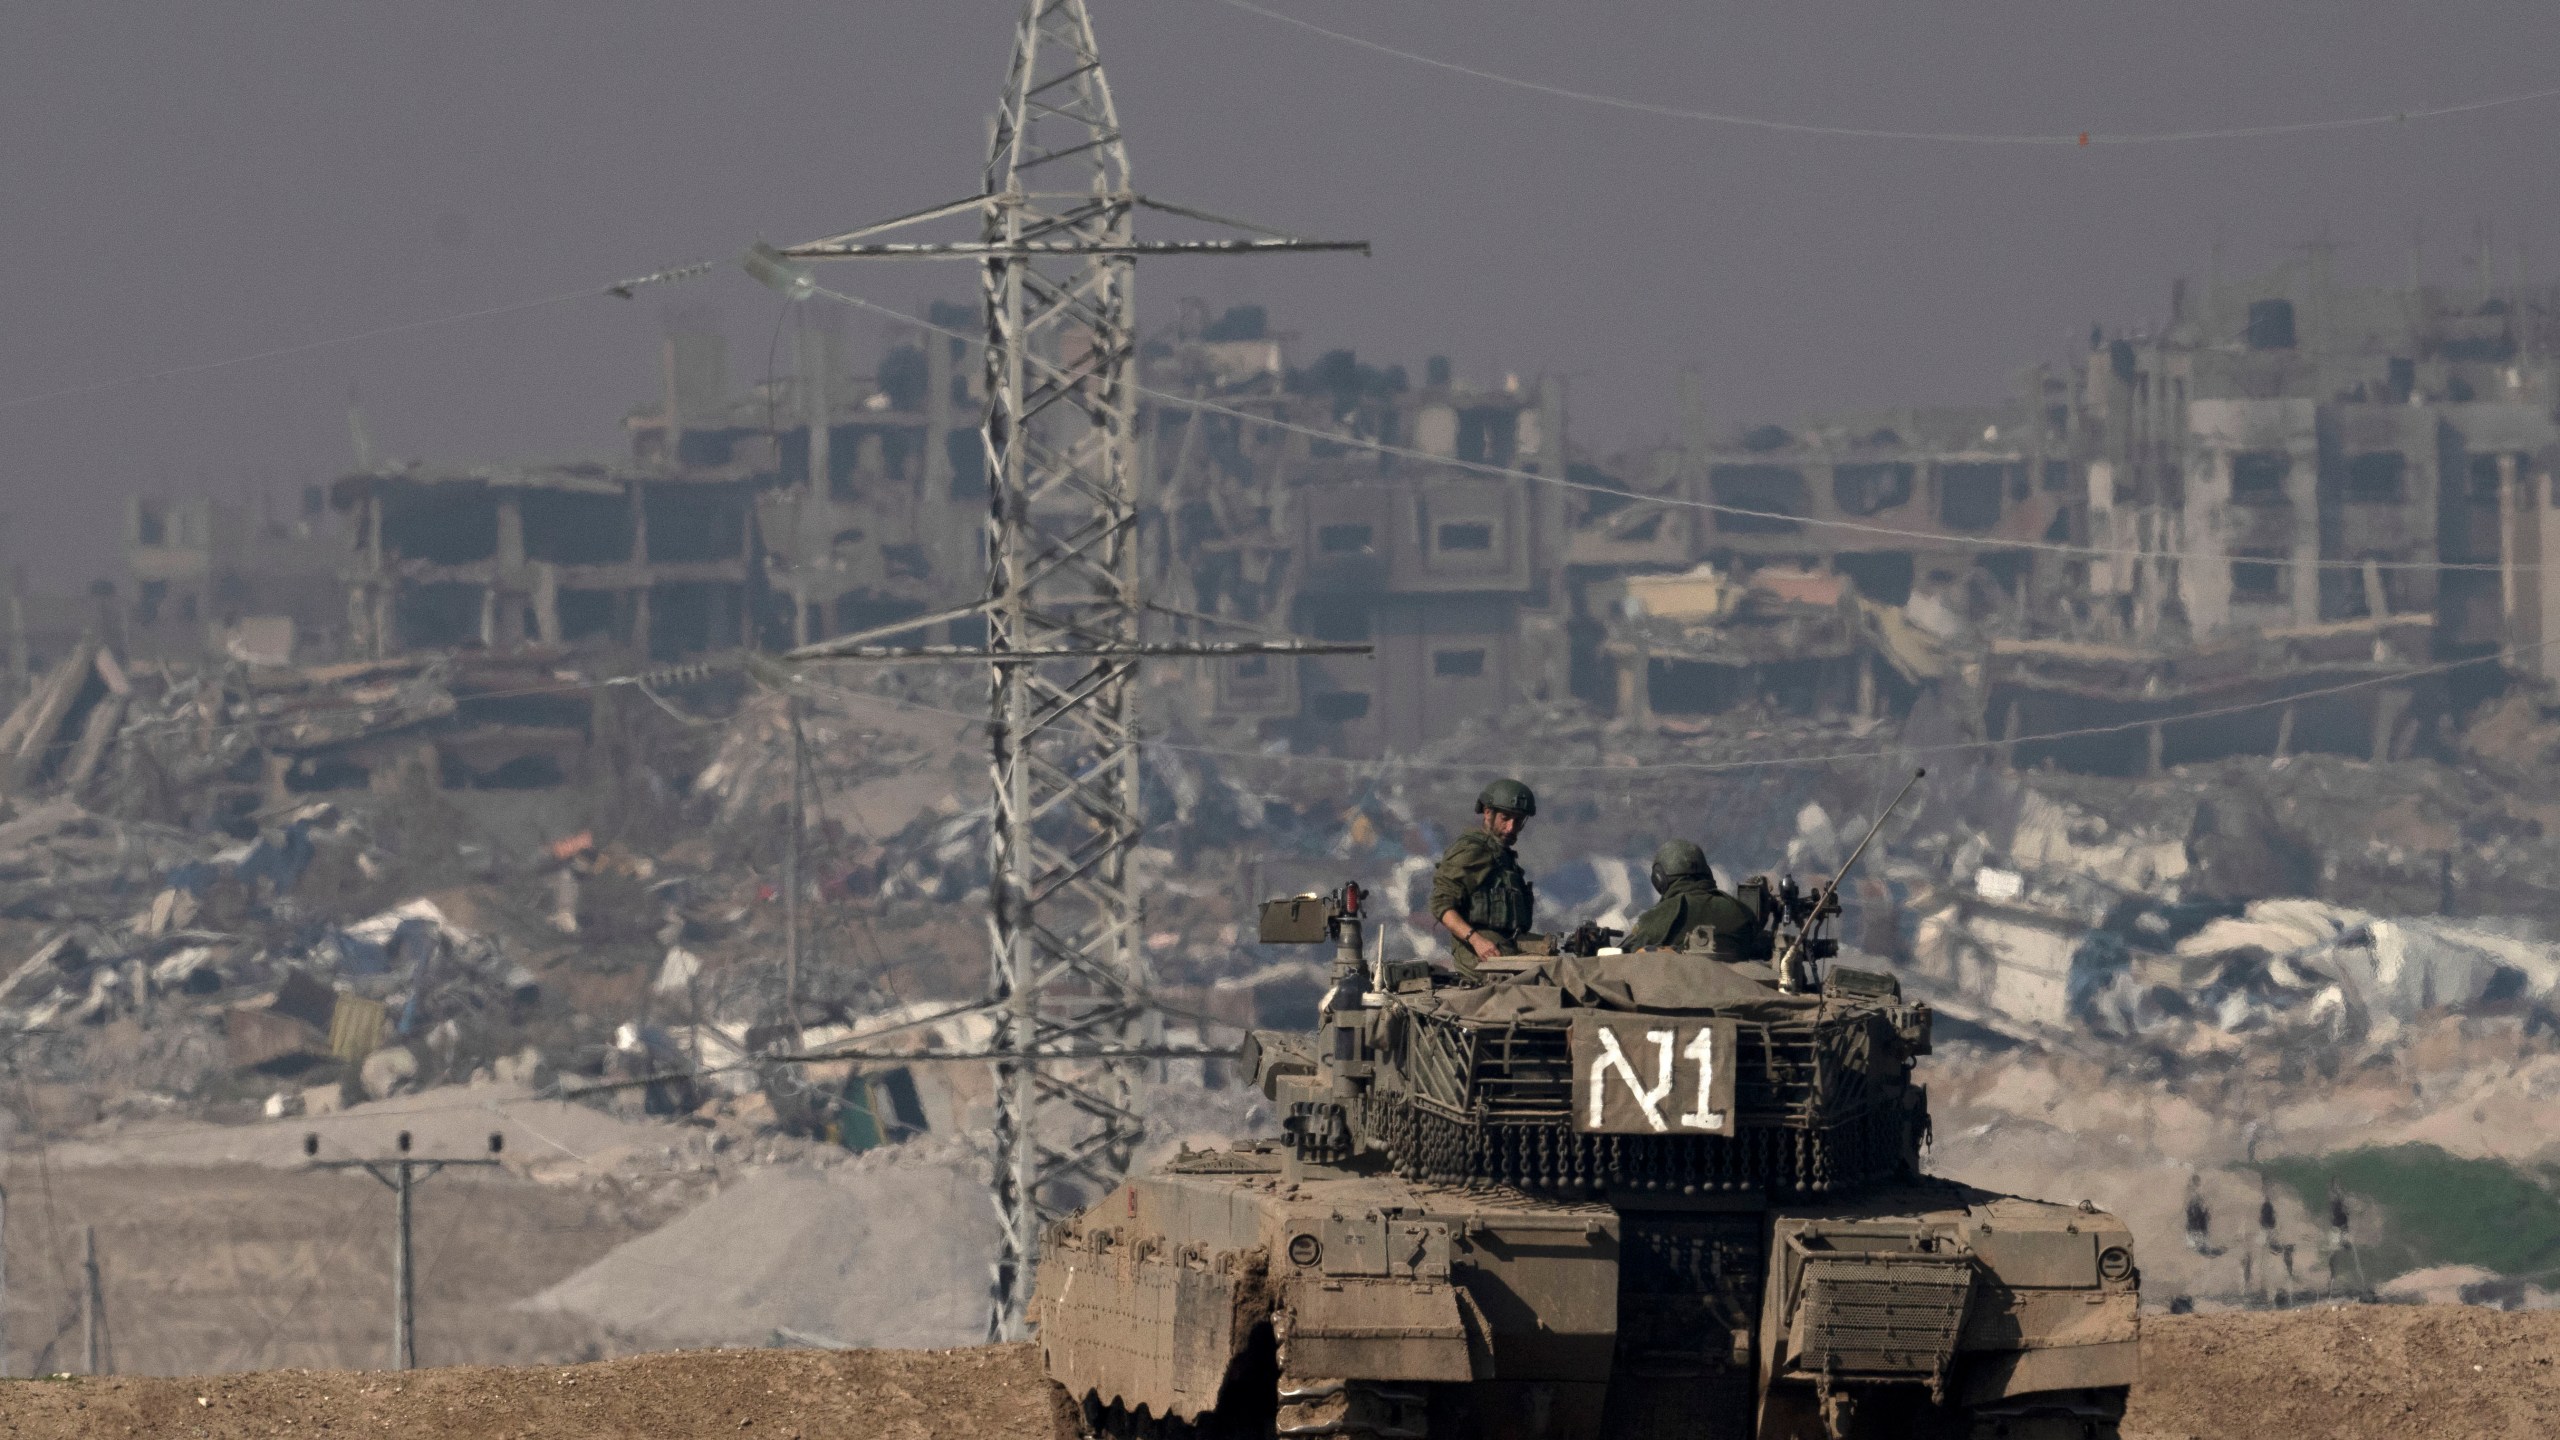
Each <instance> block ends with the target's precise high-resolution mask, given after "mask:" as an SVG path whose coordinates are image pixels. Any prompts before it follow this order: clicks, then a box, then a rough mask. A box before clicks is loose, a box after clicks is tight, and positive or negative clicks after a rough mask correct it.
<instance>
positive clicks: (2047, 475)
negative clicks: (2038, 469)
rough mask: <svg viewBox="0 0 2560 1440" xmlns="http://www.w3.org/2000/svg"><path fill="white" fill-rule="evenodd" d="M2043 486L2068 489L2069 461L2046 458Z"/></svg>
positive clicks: (2069, 476) (2069, 477)
mask: <svg viewBox="0 0 2560 1440" xmlns="http://www.w3.org/2000/svg"><path fill="white" fill-rule="evenodd" d="M2044 488H2046V489H2047V490H2068V489H2070V488H2071V462H2070V461H2068V460H2047V461H2046V462H2044Z"/></svg>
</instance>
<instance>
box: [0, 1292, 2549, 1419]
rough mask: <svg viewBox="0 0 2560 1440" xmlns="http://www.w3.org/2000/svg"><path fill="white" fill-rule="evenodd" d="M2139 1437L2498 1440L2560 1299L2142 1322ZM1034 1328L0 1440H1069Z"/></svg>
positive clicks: (92, 1392) (299, 1397)
mask: <svg viewBox="0 0 2560 1440" xmlns="http://www.w3.org/2000/svg"><path fill="white" fill-rule="evenodd" d="M2144 1370H2145V1374H2146V1376H2147V1379H2146V1382H2145V1384H2144V1385H2143V1387H2142V1388H2141V1389H2140V1390H2138V1391H2137V1392H2136V1393H2135V1397H2134V1405H2133V1413H2132V1415H2131V1416H2130V1417H2129V1420H2130V1423H2129V1425H2128V1431H2129V1433H2130V1434H2132V1435H2138V1436H2144V1437H2172V1436H2176V1437H2192V1440H2224V1437H2230V1440H2244V1437H2245V1440H2266V1437H2268V1436H2277V1435H2282V1436H2320V1437H2334V1440H2367V1437H2373V1440H2380V1437H2383V1436H2390V1437H2393V1440H2439V1437H2441V1440H2454V1437H2461V1440H2487V1437H2504V1436H2519V1437H2521V1436H2544V1435H2550V1434H2554V1433H2560V1313H2553V1312H2540V1313H2515V1314H2509V1313H2501V1312H2498V1311H2492V1310H2476V1309H2455V1308H2415V1307H2410V1308H2400V1307H2383V1308H2356V1309H2343V1310H2326V1311H2310V1312H2297V1313H2294V1314H2289V1315H2208V1316H2186V1317H2176V1318H2162V1319H2158V1320H2151V1321H2147V1322H2146V1328H2145V1343H2144ZM1061 1418H1062V1417H1061V1416H1060V1415H1059V1413H1058V1410H1057V1407H1056V1404H1055V1402H1054V1401H1053V1399H1052V1397H1051V1394H1050V1392H1049V1390H1048V1388H1047V1386H1045V1385H1044V1384H1042V1383H1041V1380H1040V1377H1039V1374H1038V1370H1037V1367H1036V1363H1035V1361H1034V1359H1033V1355H1032V1352H1031V1350H1030V1348H1029V1347H1027V1346H1007V1347H1002V1348H993V1349H977V1350H944V1351H930V1350H917V1351H878V1350H875V1351H845V1352H822V1351H810V1350H789V1351H782V1350H754V1351H724V1352H702V1353H694V1354H682V1355H648V1356H640V1357H637V1358H634V1359H628V1360H613V1361H606V1362H603V1363H600V1364H593V1365H579V1366H566V1367H557V1368H548V1369H543V1368H526V1369H501V1368H494V1367H477V1366H464V1367H457V1368H453V1369H444V1370H421V1371H417V1372H414V1373H411V1374H408V1375H392V1374H388V1373H384V1372H380V1371H371V1372H345V1371H309V1370H280V1371H267V1372H263V1373H258V1374H248V1375H224V1376H214V1377H207V1378H203V1379H139V1378H137V1379H103V1380H61V1381H18V1382H12V1383H10V1384H9V1385H8V1386H7V1387H6V1388H5V1389H4V1390H0V1440H19V1437H24V1440H73V1437H82V1440H87V1437H116V1436H127V1435H133V1436H154V1437H158V1436H169V1437H181V1436H184V1437H203V1440H250V1437H253V1436H254V1437H262V1440H263V1437H268V1436H274V1435H352V1434H362V1435H365V1436H368V1437H381V1440H501V1437H509V1440H512V1437H519V1436H523V1437H531V1436H540V1437H543V1440H607V1437H614V1440H619V1437H624V1436H639V1435H645V1436H651V1437H657V1440H687V1437H708V1436H714V1435H717V1436H725V1437H735V1436H742V1435H743V1436H751V1437H752V1436H763V1437H767V1440H821V1437H854V1436H860V1437H865V1440H869V1437H881V1440H1058V1437H1063V1436H1065V1435H1066V1434H1068V1433H1069V1432H1068V1431H1067V1430H1066V1429H1065V1428H1064V1427H1063V1425H1062V1424H1061Z"/></svg>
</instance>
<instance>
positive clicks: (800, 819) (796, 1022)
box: [782, 691, 809, 1050]
mask: <svg viewBox="0 0 2560 1440" xmlns="http://www.w3.org/2000/svg"><path fill="white" fill-rule="evenodd" d="M782 704H783V712H784V714H785V715H787V716H788V717H789V718H790V722H791V837H790V843H789V845H788V846H786V847H785V848H784V850H783V853H782V886H783V890H782V1023H783V1024H784V1025H785V1026H786V1027H788V1028H789V1030H790V1033H791V1048H792V1049H794V1050H797V1049H799V1048H800V886H801V884H802V883H803V882H802V878H801V874H800V837H801V835H802V833H803V832H804V831H805V830H806V828H807V825H808V820H807V807H808V789H807V787H806V786H805V785H804V784H803V783H802V782H803V780H804V778H805V777H806V776H807V775H808V773H809V757H808V749H809V742H808V737H807V735H806V734H805V733H804V732H803V731H802V730H801V728H800V695H799V692H797V691H793V692H792V693H790V694H789V695H786V696H784V697H783V702H782Z"/></svg>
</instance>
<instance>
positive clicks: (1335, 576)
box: [1141, 302, 1568, 754]
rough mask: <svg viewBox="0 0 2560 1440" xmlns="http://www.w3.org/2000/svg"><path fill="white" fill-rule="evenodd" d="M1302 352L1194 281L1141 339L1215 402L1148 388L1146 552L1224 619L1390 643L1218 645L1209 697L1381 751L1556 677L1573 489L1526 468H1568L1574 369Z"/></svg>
mask: <svg viewBox="0 0 2560 1440" xmlns="http://www.w3.org/2000/svg"><path fill="white" fill-rule="evenodd" d="M1289 359H1290V357H1289V353H1288V345H1287V343H1286V337H1283V336H1279V335H1275V334H1272V333H1271V332H1270V331H1269V330H1268V329H1267V320H1266V318H1265V316H1264V314H1263V312H1262V310H1261V307H1259V306H1239V307H1235V308H1232V309H1230V310H1228V311H1226V312H1225V313H1224V314H1223V315H1221V316H1219V317H1217V318H1216V319H1214V320H1212V319H1210V318H1209V316H1208V314H1207V310H1206V307H1204V306H1202V305H1200V304H1199V303H1198V302H1190V303H1188V304H1186V305H1185V307H1184V309H1183V312H1182V320H1181V323H1180V324H1179V325H1178V327H1177V328H1176V331H1175V332H1174V334H1173V335H1172V336H1170V337H1168V338H1165V339H1161V340H1159V341H1157V342H1156V343H1154V344H1152V345H1150V346H1149V347H1147V350H1146V351H1145V353H1144V355H1143V357H1142V360H1143V364H1144V367H1145V374H1146V383H1147V384H1148V385H1149V386H1151V387H1153V388H1156V389H1158V390H1162V391H1165V392H1168V393H1171V394H1177V395H1181V396H1186V397H1197V398H1199V399H1201V400H1204V401H1207V402H1209V403H1208V405H1206V406H1201V407H1193V406H1189V405H1184V404H1182V403H1179V402H1178V401H1174V400H1156V401H1152V402H1151V403H1149V404H1148V405H1146V406H1144V407H1142V411H1141V424H1142V427H1143V428H1142V433H1143V434H1144V436H1145V439H1146V447H1147V449H1146V460H1145V464H1146V467H1147V474H1148V478H1149V481H1150V487H1149V488H1150V490H1151V491H1152V493H1153V494H1154V496H1156V497H1157V499H1156V501H1155V507H1154V508H1155V509H1156V511H1157V514H1156V515H1155V516H1154V517H1153V519H1154V526H1153V531H1152V535H1151V537H1150V538H1151V544H1152V546H1153V553H1151V554H1150V555H1149V556H1148V557H1147V558H1148V559H1149V560H1151V561H1153V562H1155V563H1156V564H1157V565H1158V566H1159V567H1160V569H1159V573H1162V574H1163V575H1165V576H1166V577H1167V581H1168V582H1169V583H1167V584H1166V585H1165V587H1164V593H1165V594H1166V595H1167V597H1168V603H1169V604H1171V605H1173V606H1176V607H1179V608H1181V609H1183V610H1186V611H1189V612H1192V614H1193V615H1194V616H1197V617H1201V618H1200V619H1199V620H1198V621H1197V622H1196V623H1198V624H1199V625H1200V626H1201V627H1202V633H1203V634H1204V635H1209V636H1211V638H1233V635H1234V634H1236V633H1242V630H1241V629H1239V628H1237V627H1244V628H1249V629H1254V630H1277V629H1285V630H1288V631H1291V632H1294V633H1297V634H1301V635H1305V636H1308V637H1311V638H1314V639H1318V640H1329V641H1350V642H1361V643H1367V644H1371V645H1374V646H1375V647H1376V651H1375V654H1374V656H1373V657H1324V658H1318V659H1308V660H1301V661H1297V662H1295V663H1294V665H1293V664H1292V663H1291V662H1288V661H1285V660H1278V659H1268V658H1263V659H1248V660H1237V661H1220V662H1214V663H1213V664H1212V665H1211V666H1210V667H1209V671H1208V673H1209V677H1210V678H1209V680H1208V684H1209V686H1210V694H1209V697H1208V699H1209V702H1210V704H1209V710H1210V713H1211V714H1212V715H1214V716H1216V717H1220V718H1226V719H1233V720H1243V721H1249V722H1254V723H1258V724H1261V725H1263V726H1266V727H1268V728H1272V729H1274V730H1277V731H1282V732H1286V733H1289V734H1290V735H1291V736H1292V737H1293V738H1295V739H1297V740H1299V741H1301V742H1303V743H1306V744H1309V745H1311V746H1314V747H1317V748H1329V749H1333V748H1338V749H1341V750H1343V751H1346V752H1348V753H1355V754H1376V753H1380V752H1383V751H1397V750H1409V749H1411V748H1413V747H1415V746H1417V745H1419V744H1421V743H1423V742H1425V741H1428V740H1431V739H1434V738H1437V737H1439V736H1441V735H1443V734H1446V733H1448V732H1449V731H1450V730H1452V729H1454V728H1455V727H1456V726H1457V725H1458V724H1459V723H1460V722H1461V721H1463V720H1465V719H1466V718H1468V717H1469V716H1471V715H1475V714H1479V713H1482V712H1483V711H1485V710H1487V709H1490V708H1494V707H1498V706H1501V705H1503V704H1505V703H1508V702H1509V701H1511V700H1512V699H1514V698H1517V697H1522V696H1529V697H1561V696H1562V695H1563V694H1564V693H1565V689H1566V685H1567V680H1568V674H1567V660H1568V653H1567V648H1566V638H1565V624H1566V611H1565V608H1564V596H1563V593H1562V591H1561V590H1560V588H1559V587H1558V585H1557V583H1556V582H1557V579H1558V572H1559V570H1560V568H1561V562H1562V559H1563V554H1564V542H1565V532H1564V520H1565V507H1564V504H1563V496H1562V492H1560V491H1558V490H1557V489H1555V488H1554V487H1552V486H1547V485H1540V484H1538V483H1536V482H1535V481H1534V480H1532V479H1527V478H1522V477H1523V476H1555V477H1562V476H1563V474H1564V470H1565V459H1564V457H1565V455H1566V453H1567V451H1566V435H1565V405H1564V390H1563V386H1562V384H1561V383H1560V382H1557V381H1554V380H1538V381H1532V382H1527V383H1523V382H1522V381H1521V380H1520V379H1519V377H1517V376H1506V377H1504V378H1503V380H1502V381H1501V383H1499V384H1491V385H1486V384H1471V383H1469V382H1467V381H1465V380H1462V379H1460V378H1458V377H1457V376H1456V374H1455V373H1454V370H1453V368H1452V367H1451V365H1450V364H1449V362H1448V361H1447V360H1446V359H1443V358H1439V357H1434V358H1433V359H1431V360H1430V361H1429V362H1428V363H1427V364H1426V366H1425V367H1424V372H1423V375H1422V377H1421V380H1420V383H1419V384H1416V383H1413V381H1412V378H1411V377H1409V376H1408V375H1407V374H1406V373H1405V371H1404V369H1403V367H1401V366H1391V367H1388V368H1387V369H1384V370H1381V369H1378V368H1377V367H1374V366H1370V365H1364V364H1362V363H1360V361H1359V359H1358V357H1357V356H1356V355H1354V354H1353V353H1352V352H1351V351H1348V350H1336V351H1331V352H1328V353H1326V354H1325V355H1323V356H1322V357H1320V358H1319V359H1317V360H1316V361H1315V363H1313V364H1312V365H1309V366H1307V367H1305V368H1303V369H1301V368H1295V367H1293V366H1292V365H1291V364H1290V363H1289ZM1229 412H1242V414H1243V415H1248V416H1253V417H1258V418H1267V419H1269V420H1271V421H1276V422H1279V423H1277V424H1256V423H1252V422H1251V421H1249V420H1247V419H1244V418H1240V416H1239V415H1238V414H1235V413H1229ZM1335 435H1339V436H1341V437H1343V438H1342V439H1338V440H1337V439H1331V438H1327V437H1328V436H1335ZM1360 441H1372V442H1375V446H1374V447H1372V446H1367V445H1362V444H1360V443H1357V442H1360ZM1489 471H1514V472H1519V473H1518V474H1494V473H1488V472H1489ZM1219 622H1224V624H1223V625H1221V624H1220V623H1219ZM1220 632H1224V633H1223V634H1222V633H1220Z"/></svg>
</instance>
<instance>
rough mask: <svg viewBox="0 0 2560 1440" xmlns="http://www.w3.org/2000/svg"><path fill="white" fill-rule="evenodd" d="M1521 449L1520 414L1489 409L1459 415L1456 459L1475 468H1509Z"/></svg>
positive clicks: (1462, 411) (1462, 412)
mask: <svg viewBox="0 0 2560 1440" xmlns="http://www.w3.org/2000/svg"><path fill="white" fill-rule="evenodd" d="M1519 449H1520V414H1519V412H1518V411H1516V410H1496V409H1491V408H1484V409H1476V410H1461V411H1459V412H1458V458H1459V459H1461V460H1465V461H1469V462H1471V463H1473V464H1478V465H1508V464H1510V463H1511V461H1512V458H1513V457H1514V456H1515V455H1517V454H1518V453H1519Z"/></svg>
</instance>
